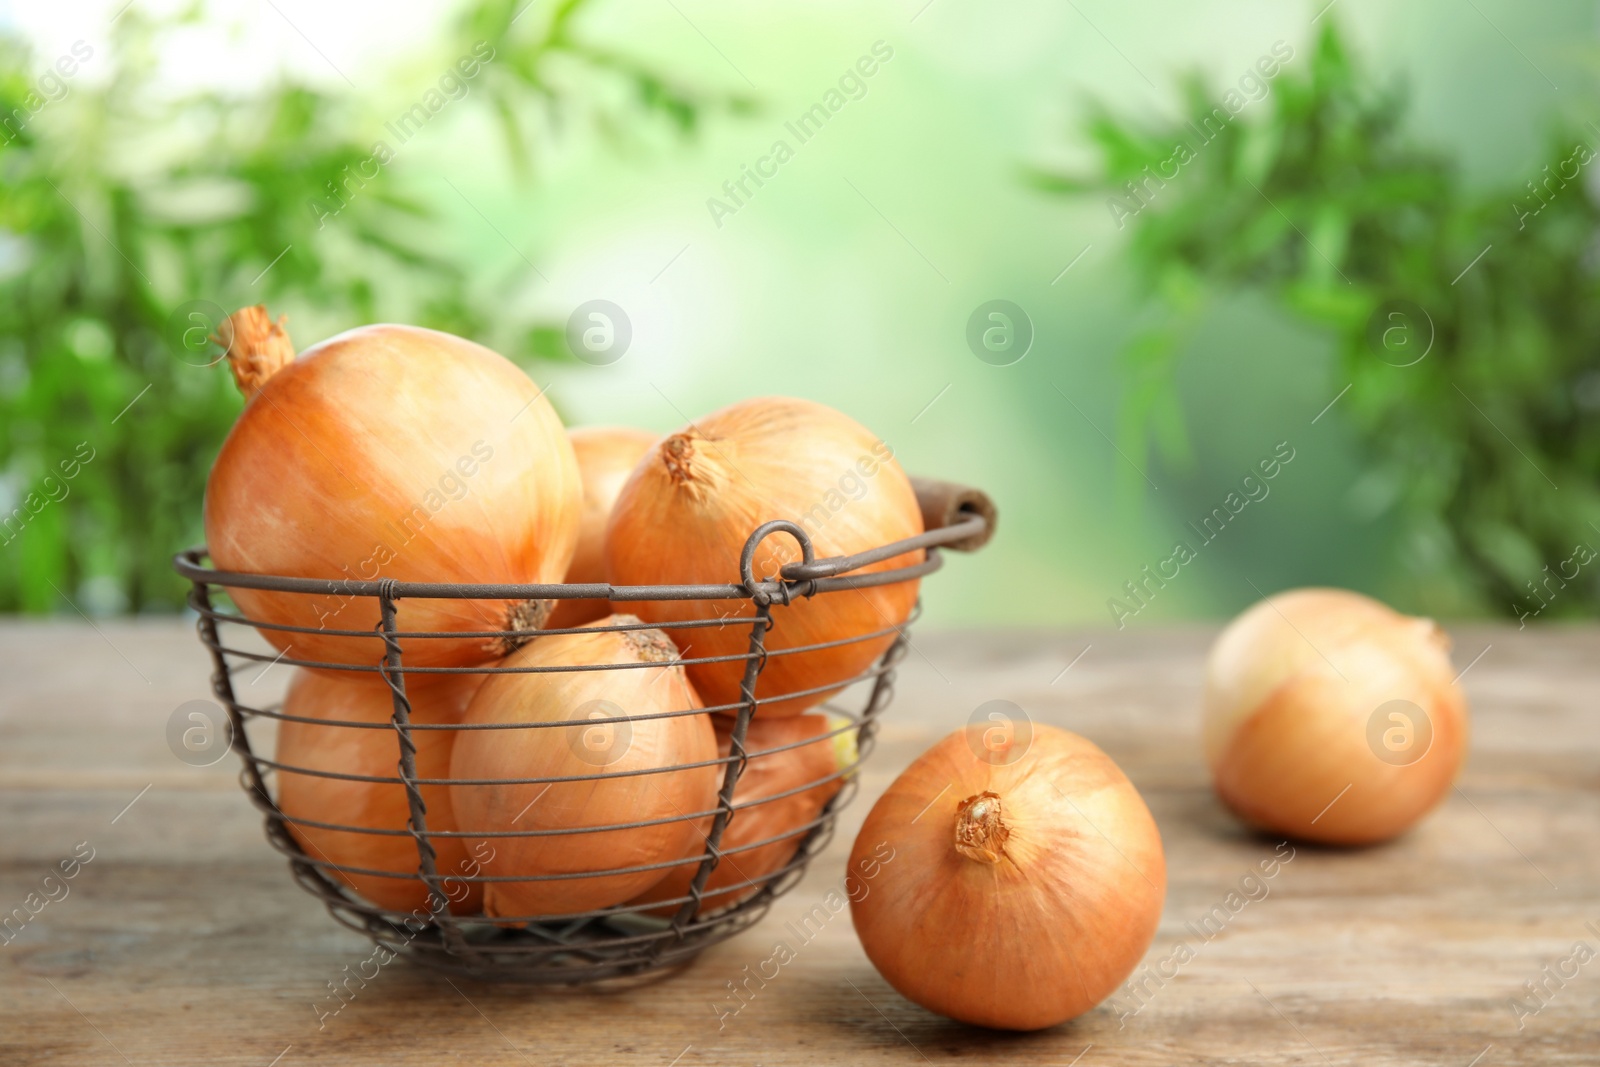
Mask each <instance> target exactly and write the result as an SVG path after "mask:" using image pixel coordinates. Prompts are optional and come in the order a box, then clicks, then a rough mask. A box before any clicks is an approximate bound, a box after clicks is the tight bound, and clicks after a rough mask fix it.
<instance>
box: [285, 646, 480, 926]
mask: <svg viewBox="0 0 1600 1067" xmlns="http://www.w3.org/2000/svg"><path fill="white" fill-rule="evenodd" d="M417 677H419V676H417V675H412V676H409V677H408V678H407V679H406V693H407V696H409V697H410V699H411V707H412V712H411V721H412V722H415V723H434V724H441V723H451V722H457V721H459V719H460V717H461V714H462V712H463V711H464V710H465V708H466V706H467V702H468V700H469V699H470V698H471V696H472V694H473V692H474V691H475V690H476V689H477V687H478V685H479V684H480V683H481V682H482V678H483V676H482V675H441V676H437V680H430V681H429V682H425V683H414V682H413V679H415V678H417ZM393 710H394V704H393V698H392V694H391V690H390V689H389V685H388V683H387V682H385V681H384V680H383V679H382V678H381V677H378V676H376V675H368V674H356V673H342V674H341V675H332V674H328V673H324V672H320V671H305V670H296V671H295V675H294V680H293V681H292V682H291V683H290V685H289V693H288V695H287V696H286V697H285V698H284V702H283V713H284V714H285V715H290V716H295V717H299V718H308V719H318V720H322V721H319V722H315V723H303V722H290V721H285V722H283V723H281V724H280V725H279V728H278V747H277V755H276V756H275V762H277V763H279V764H282V765H283V766H284V767H295V768H301V769H303V770H306V771H325V772H331V773H335V774H349V775H363V776H366V777H372V778H390V779H395V781H393V782H386V783H385V782H360V781H350V780H347V779H343V778H323V777H318V776H315V775H312V774H304V773H295V772H294V771H290V770H285V769H279V770H278V772H277V793H278V809H279V810H280V811H282V812H283V814H284V815H285V816H286V818H287V819H288V820H289V821H288V822H287V825H288V827H289V833H290V834H292V835H293V836H294V839H295V840H296V841H298V842H299V843H300V847H301V848H302V849H304V850H305V853H306V855H308V856H310V857H311V858H312V859H314V860H322V861H324V862H327V863H332V864H336V865H338V866H340V867H359V868H366V869H369V870H377V871H394V872H396V873H403V874H408V875H410V877H409V878H391V877H386V876H384V875H381V874H347V873H345V872H344V871H339V870H330V869H328V868H323V870H324V871H325V872H326V873H327V874H328V875H329V876H330V877H333V878H336V879H338V880H339V881H341V882H344V883H345V884H346V885H348V886H350V887H351V888H352V889H354V890H355V891H356V892H357V893H359V894H361V896H363V897H365V898H366V899H367V900H369V901H371V902H372V903H374V904H376V905H378V906H379V907H382V908H389V909H392V910H394V911H403V912H411V911H414V910H416V909H418V908H423V909H426V908H427V907H428V904H429V899H430V898H429V893H428V887H427V885H426V884H425V883H423V881H422V880H421V878H419V877H417V871H418V868H419V866H420V864H421V858H420V856H419V854H418V851H417V843H416V839H415V838H413V837H412V836H411V835H410V834H399V835H392V834H368V833H360V832H358V831H355V830H327V829H323V828H321V827H316V826H307V825H301V824H299V823H297V822H295V821H294V820H296V819H310V820H314V821H317V822H325V823H336V824H338V825H341V826H352V827H360V828H363V829H368V830H404V829H406V827H407V826H409V825H410V822H411V807H410V801H409V798H408V797H407V795H406V789H405V786H404V785H403V784H402V783H401V782H400V781H399V778H400V770H399V764H400V740H399V736H398V735H397V734H396V732H395V731H394V730H393V729H392V728H385V729H369V728H366V727H357V726H335V725H330V724H329V720H331V721H333V722H362V723H385V724H387V723H389V721H390V717H391V715H392V714H393ZM411 738H412V740H413V742H414V743H415V744H416V746H417V751H416V757H415V759H416V775H417V777H418V778H421V779H426V778H434V779H442V778H445V777H448V775H449V771H450V751H451V747H452V745H453V744H454V741H455V731H453V730H413V731H412V732H411ZM420 792H421V793H422V801H423V803H424V804H425V805H427V822H428V831H429V833H430V834H432V833H436V832H439V831H452V830H454V829H455V819H454V815H453V813H452V811H451V808H450V796H449V792H448V791H447V789H446V787H444V786H438V785H424V786H422V787H420ZM429 840H430V842H431V843H432V845H433V848H434V852H435V860H434V867H435V869H436V870H437V871H438V873H439V876H440V878H441V879H442V880H443V882H444V884H443V887H442V888H443V889H444V893H445V896H446V897H447V898H448V899H449V900H450V910H451V911H453V912H455V913H457V914H471V913H473V912H476V911H477V910H478V909H479V906H480V902H481V898H482V893H481V891H480V890H479V888H478V886H477V885H476V884H475V883H473V882H469V881H466V880H465V878H466V877H470V875H471V873H472V868H471V866H470V865H469V862H468V860H467V851H466V848H465V846H463V845H462V842H461V839H460V838H458V837H431V838H430V839H429Z"/></svg>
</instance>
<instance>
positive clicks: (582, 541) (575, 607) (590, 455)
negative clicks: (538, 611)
mask: <svg viewBox="0 0 1600 1067" xmlns="http://www.w3.org/2000/svg"><path fill="white" fill-rule="evenodd" d="M567 437H568V438H569V439H570V440H571V441H572V450H573V452H575V453H576V454H577V457H578V474H579V476H580V477H581V478H582V480H583V516H582V519H581V521H580V522H579V524H578V550H577V551H576V552H574V553H573V556H572V565H571V566H569V567H568V568H567V577H566V581H567V582H568V583H570V584H572V585H589V584H590V583H599V582H604V581H605V580H606V561H605V542H606V520H607V519H609V518H610V517H611V505H612V504H614V503H616V500H617V494H618V493H620V492H622V486H623V483H625V482H626V481H627V480H628V475H630V474H632V473H633V468H634V467H636V466H637V465H638V463H639V460H640V458H641V457H643V456H644V454H645V453H646V452H648V451H649V450H650V446H651V445H653V444H655V443H656V441H658V440H660V438H661V435H660V434H655V433H651V432H650V431H649V430H637V429H634V428H633V427H631V426H581V427H579V428H577V429H574V430H570V431H568V433H567ZM609 614H611V605H610V604H608V603H607V602H606V601H604V600H558V601H556V606H555V610H554V611H552V612H551V613H550V619H549V621H548V622H546V623H545V626H546V627H547V628H549V629H552V630H561V629H566V628H568V627H572V626H582V625H583V624H584V623H587V622H593V621H594V620H596V619H599V618H603V617H604V616H606V615H609Z"/></svg>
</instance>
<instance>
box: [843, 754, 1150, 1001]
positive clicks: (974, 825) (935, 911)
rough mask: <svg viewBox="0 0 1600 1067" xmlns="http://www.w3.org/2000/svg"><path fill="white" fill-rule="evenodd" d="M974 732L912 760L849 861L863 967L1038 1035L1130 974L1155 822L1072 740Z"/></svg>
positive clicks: (1143, 922)
mask: <svg viewBox="0 0 1600 1067" xmlns="http://www.w3.org/2000/svg"><path fill="white" fill-rule="evenodd" d="M983 730H984V727H983V726H981V725H975V726H971V727H968V728H967V729H966V730H964V731H958V732H956V733H953V734H951V735H949V736H948V737H946V738H945V739H944V740H942V741H940V742H939V743H938V744H936V745H934V746H933V748H931V749H929V750H928V751H927V752H925V753H924V754H923V755H922V756H921V757H920V758H918V759H917V760H916V762H914V763H912V764H911V766H910V767H909V768H907V769H906V771H905V773H904V774H902V775H901V776H900V777H899V778H897V779H895V781H894V784H893V785H891V786H889V789H888V791H887V792H885V793H884V794H883V796H882V798H880V799H879V801H878V802H877V803H876V804H875V805H873V808H872V811H871V812H870V813H869V814H868V815H867V819H866V822H865V823H864V824H863V825H862V827H861V833H860V834H859V835H858V836H857V837H856V841H855V847H854V848H853V849H852V850H851V853H850V867H849V870H850V872H851V874H852V875H853V876H855V877H856V878H857V879H859V881H858V883H857V884H856V885H855V886H854V887H852V890H851V893H850V898H851V899H850V907H851V915H852V916H853V918H854V919H855V927H856V933H857V934H858V935H859V936H860V938H861V945H862V947H863V948H865V949H866V951H867V957H868V958H869V959H871V960H872V963H873V965H874V966H875V967H877V968H878V971H879V972H880V973H881V974H882V975H883V977H884V978H885V979H887V980H888V982H889V984H890V985H892V986H894V987H895V989H897V990H899V991H900V993H901V994H903V995H904V996H905V997H906V998H907V999H909V1000H913V1001H915V1002H916V1003H918V1004H921V1005H922V1006H923V1007H925V1008H928V1009H930V1010H932V1011H936V1012H938V1013H939V1014H941V1015H948V1016H950V1017H951V1018H953V1019H960V1020H961V1021H962V1022H968V1023H973V1024H976V1025H978V1026H990V1027H995V1028H998V1029H1005V1030H1037V1029H1040V1028H1042V1027H1046V1026H1053V1025H1055V1024H1056V1023H1059V1022H1062V1021H1064V1020H1066V1019H1071V1018H1074V1017H1075V1016H1078V1015H1081V1014H1083V1013H1084V1012H1086V1011H1088V1010H1089V1009H1090V1008H1092V1007H1094V1006H1095V1005H1096V1004H1098V1003H1099V1002H1100V1001H1102V1000H1104V999H1105V998H1106V997H1107V996H1109V995H1110V994H1111V993H1112V992H1113V991H1114V990H1115V989H1116V988H1117V986H1119V985H1120V984H1121V983H1122V982H1123V980H1125V979H1126V978H1127V977H1128V975H1129V974H1130V973H1131V972H1132V971H1133V968H1134V967H1135V966H1136V965H1137V964H1138V963H1139V960H1140V959H1141V958H1142V957H1143V956H1144V952H1145V949H1147V948H1149V947H1150V941H1151V939H1152V938H1154V936H1155V932H1156V925H1157V923H1158V922H1159V921H1160V919H1161V904H1162V900H1163V898H1164V897H1165V894H1166V881H1167V880H1166V860H1165V858H1164V856H1163V853H1162V850H1161V836H1160V834H1159V833H1158V832H1157V830H1156V824H1155V821H1154V820H1153V819H1151V817H1150V811H1149V809H1148V808H1146V807H1145V804H1144V800H1143V798H1141V797H1140V796H1139V792H1138V790H1136V789H1134V787H1133V785H1132V783H1130V782H1129V781H1128V779H1127V777H1126V776H1124V775H1123V773H1122V771H1121V770H1120V769H1119V768H1118V767H1117V765H1116V764H1115V763H1113V762H1112V761H1111V759H1110V758H1109V757H1108V756H1106V754H1105V753H1104V752H1101V751H1100V749H1098V748H1096V747H1095V746H1094V745H1093V744H1091V743H1090V742H1088V741H1086V740H1084V739H1083V738H1081V737H1079V736H1078V735H1076V734H1072V733H1068V732H1067V731H1065V730H1061V729H1058V728H1056V727H1054V726H1044V725H1035V726H1034V727H1033V729H1032V731H1031V740H1030V739H1028V738H1027V737H1025V736H1022V735H1017V736H1008V737H1006V738H1005V739H1004V740H1002V741H999V742H997V741H996V740H995V739H994V737H993V736H992V735H990V734H985V733H984V732H983Z"/></svg>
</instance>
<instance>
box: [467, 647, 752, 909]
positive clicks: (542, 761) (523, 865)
mask: <svg viewBox="0 0 1600 1067" xmlns="http://www.w3.org/2000/svg"><path fill="white" fill-rule="evenodd" d="M638 622H639V620H638V619H637V618H635V617H634V616H631V615H611V616H607V617H606V618H605V619H603V620H601V622H600V623H598V624H597V625H605V626H618V625H624V624H629V623H633V624H637V623H638ZM677 655H678V652H677V649H676V648H675V647H673V644H672V642H671V641H670V640H668V638H667V636H666V635H665V634H663V633H662V632H661V631H660V630H628V631H623V632H620V633H610V632H598V631H594V632H590V631H581V632H578V633H572V634H546V635H544V636H541V637H540V638H539V639H538V640H536V641H533V642H531V643H529V644H527V645H524V646H523V647H522V648H521V649H518V650H517V651H516V652H514V653H512V654H511V655H510V656H508V657H507V658H506V659H505V661H504V662H503V663H502V664H501V666H503V667H540V668H548V667H569V668H570V667H585V666H592V665H597V664H661V666H658V667H647V668H635V669H617V670H603V671H594V670H589V671H561V672H552V673H542V674H496V675H493V676H491V677H490V678H489V680H488V681H486V682H485V683H484V684H483V688H481V689H480V690H478V695H477V696H476V697H474V698H473V701H472V704H471V705H470V706H469V707H468V709H467V714H466V719H465V722H467V723H479V724H482V723H530V724H537V723H557V722H570V723H572V724H573V725H568V726H554V727H537V726H529V727H526V728H520V729H498V730H471V731H465V732H463V733H462V735H461V738H460V740H459V741H458V742H457V743H456V748H455V755H454V758H453V759H452V760H451V763H450V777H452V778H455V779H469V780H477V781H479V782H480V783H482V782H487V784H471V785H455V786H452V787H451V792H452V797H453V801H454V806H455V811H456V816H457V820H458V822H459V824H460V826H461V828H462V830H463V831H466V832H469V833H493V832H502V831H539V830H561V831H572V830H579V831H589V832H579V833H561V834H549V835H541V836H525V837H496V838H485V839H484V840H486V841H489V842H490V843H491V844H492V845H493V847H494V849H495V853H496V855H495V859H494V861H493V862H492V863H490V864H488V865H487V868H486V871H485V873H486V874H488V875H490V876H492V877H503V876H508V875H515V876H528V877H542V876H549V875H573V874H584V873H590V872H602V871H614V870H617V869H619V868H627V867H636V866H641V865H647V864H656V863H667V862H670V861H671V860H674V859H677V858H678V857H680V856H682V855H683V854H684V853H685V852H686V851H687V850H688V848H689V842H690V839H691V838H694V837H696V836H697V835H696V834H695V817H696V816H698V815H699V814H700V813H702V812H706V811H710V810H712V809H714V808H715V806H716V797H717V787H718V786H719V784H720V783H721V780H722V775H721V770H722V768H721V766H720V765H719V764H716V763H714V762H711V761H714V760H715V759H716V757H717V739H716V734H715V733H714V732H713V731H712V729H711V717H710V716H709V715H703V714H693V715H670V716H668V717H664V718H644V719H634V720H632V721H629V722H623V723H605V722H600V723H597V724H594V725H585V724H586V723H587V722H588V720H592V719H599V720H606V719H616V718H621V717H623V716H650V715H664V714H666V713H670V712H675V711H685V710H688V709H691V708H699V707H701V706H702V705H701V703H700V698H699V697H698V696H697V695H696V694H695V692H694V690H693V689H692V688H691V687H690V685H689V682H688V679H687V678H686V677H685V675H684V671H683V668H682V667H681V666H679V665H677V664H675V663H674V662H673V661H674V660H676V659H677ZM697 763H704V764H706V766H702V767H692V768H687V769H678V770H670V768H675V767H676V768H685V766H686V765H688V764H697ZM640 771H648V772H652V773H633V774H630V773H629V772H640ZM621 775H626V777H619V776H621ZM579 776H582V777H584V778H585V779H587V780H583V781H572V782H550V783H542V784H541V783H533V784H519V783H515V782H512V781H509V779H525V778H563V777H579ZM652 820H656V821H655V822H654V825H650V826H640V827H634V828H632V829H611V830H607V829H603V828H604V827H608V826H619V825H623V824H630V823H635V822H647V821H652ZM475 840H476V839H472V838H469V839H468V841H469V845H470V843H471V842H473V841H475ZM666 870H667V869H666V868H665V867H660V868H656V869H654V870H645V871H636V872H631V873H615V874H598V873H596V874H595V875H594V877H587V878H553V879H547V880H542V881H516V882H488V883H486V884H485V887H484V913H485V914H486V915H490V916H497V917H508V916H523V917H526V916H533V915H568V914H572V913H575V912H583V911H589V910H591V909H597V908H604V907H608V906H610V905H612V904H619V903H621V902H622V901H624V900H627V899H629V898H630V897H633V896H636V895H638V894H639V893H641V892H643V891H644V890H646V889H648V888H649V887H650V886H652V885H654V884H655V883H656V882H658V881H660V880H661V879H662V878H663V877H664V876H665V874H666Z"/></svg>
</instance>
